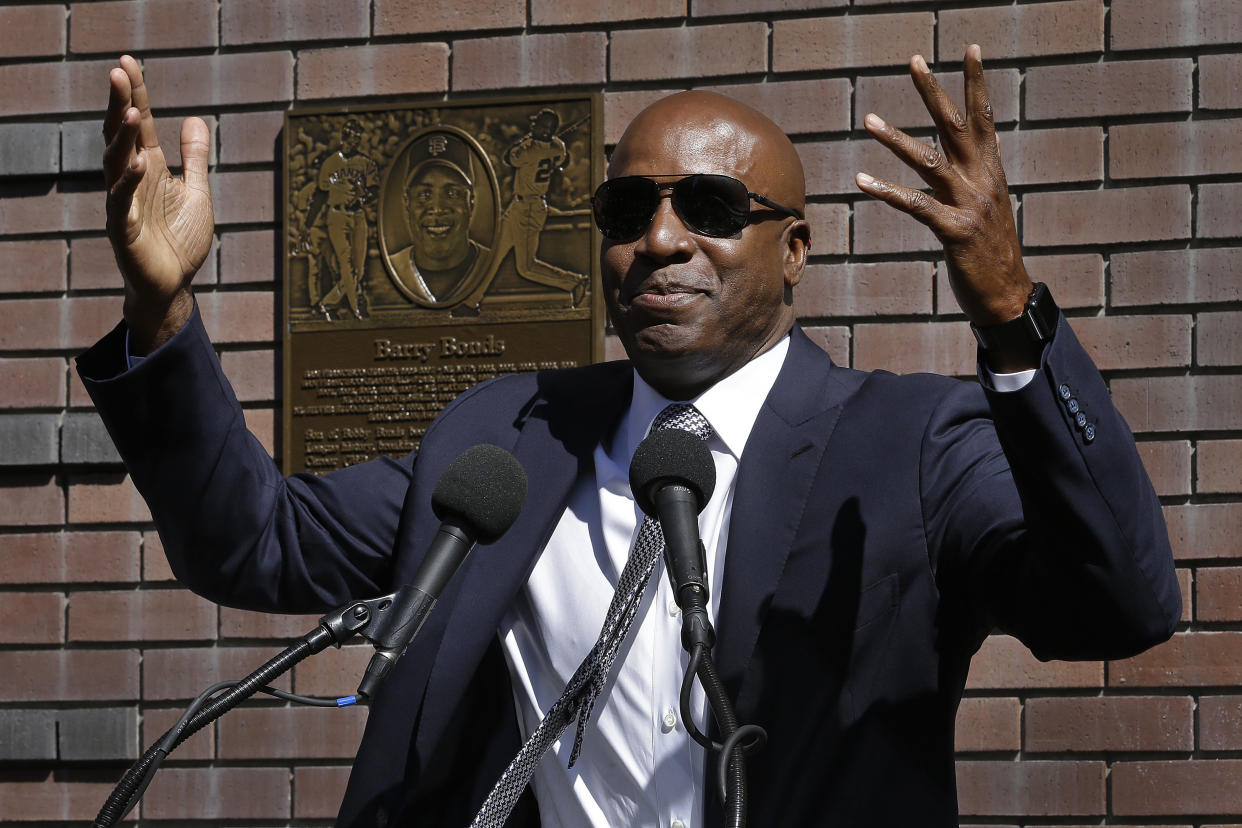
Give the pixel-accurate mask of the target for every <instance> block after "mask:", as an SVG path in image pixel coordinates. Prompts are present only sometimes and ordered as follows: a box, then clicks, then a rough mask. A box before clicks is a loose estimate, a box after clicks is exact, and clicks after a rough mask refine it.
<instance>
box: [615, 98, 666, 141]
mask: <svg viewBox="0 0 1242 828" xmlns="http://www.w3.org/2000/svg"><path fill="white" fill-rule="evenodd" d="M678 91H680V90H675V89H639V90H634V91H625V92H605V93H604V143H605V144H607V145H609V146H612V145H613V144H616V143H617V141H619V140H621V136H622V134H624V132H625V128H626V127H628V126H629V125H630V121H632V120H634V116H635V115H637V114H638V113H639V112H642V111H643V110H644V109H646V108H647V107H648V106H650V105H651V104H653V103H655V102H656V101H658V100H660V99H661V98H665V97H668V96H669V95H672V94H674V93H675V92H678Z"/></svg>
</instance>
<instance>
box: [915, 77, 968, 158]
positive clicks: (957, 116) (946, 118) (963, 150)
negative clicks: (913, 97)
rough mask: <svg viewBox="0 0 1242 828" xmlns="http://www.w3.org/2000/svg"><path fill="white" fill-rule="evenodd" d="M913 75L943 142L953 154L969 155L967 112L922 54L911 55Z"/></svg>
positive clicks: (946, 149)
mask: <svg viewBox="0 0 1242 828" xmlns="http://www.w3.org/2000/svg"><path fill="white" fill-rule="evenodd" d="M910 77H911V78H912V79H913V80H914V88H915V90H916V91H917V92H918V93H919V97H920V98H922V99H923V105H924V106H926V107H927V111H928V112H929V113H931V116H932V121H934V122H935V124H936V131H937V132H939V133H940V144H941V146H943V147H944V148H945V152H947V153H948V154H949V157H950V158H953V159H957V158H967V159H968V158H970V156H971V152H970V150H969V148H968V144H967V142H966V140H965V139H966V136H967V129H968V125H967V123H966V116H964V115H963V114H962V111H961V110H960V109H958V108H957V104H955V103H953V101H952V99H950V98H949V93H947V92H945V91H944V87H942V86H941V85H940V83H939V82H938V81H937V80H936V77H935V76H934V75H933V74H932V73H931V69H929V68H928V67H927V61H925V60H923V56H922V55H915V56H914V57H912V58H910Z"/></svg>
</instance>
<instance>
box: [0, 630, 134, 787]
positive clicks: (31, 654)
mask: <svg viewBox="0 0 1242 828" xmlns="http://www.w3.org/2000/svg"><path fill="white" fill-rule="evenodd" d="M0 676H4V681H0V701H20V702H30V701H37V702H68V701H102V700H114V699H122V700H129V699H133V698H135V697H136V696H137V695H138V651H137V650H7V651H6V650H0ZM100 804H101V803H100ZM98 806H99V805H98V804H96V808H98Z"/></svg>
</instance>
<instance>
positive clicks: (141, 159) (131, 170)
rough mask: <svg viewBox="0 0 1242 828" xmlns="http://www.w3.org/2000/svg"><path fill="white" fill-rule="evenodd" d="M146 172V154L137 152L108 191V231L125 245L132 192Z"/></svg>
mask: <svg viewBox="0 0 1242 828" xmlns="http://www.w3.org/2000/svg"><path fill="white" fill-rule="evenodd" d="M146 171H147V159H146V153H145V152H139V153H138V154H136V155H135V156H134V158H133V160H132V161H131V162H130V163H129V164H128V165H127V166H126V167H125V169H124V170H123V171H122V172H121V176H120V178H119V179H118V180H117V182H116V184H114V185H113V186H112V187H111V189H109V190H108V203H107V211H108V230H109V232H110V233H112V234H113V235H114V237H116V238H118V239H120V240H121V241H123V242H125V243H128V242H129V236H130V234H131V230H130V228H129V211H130V208H131V207H132V206H133V203H134V192H135V191H136V190H137V189H138V185H139V184H141V183H142V178H143V176H144V175H145V174H146Z"/></svg>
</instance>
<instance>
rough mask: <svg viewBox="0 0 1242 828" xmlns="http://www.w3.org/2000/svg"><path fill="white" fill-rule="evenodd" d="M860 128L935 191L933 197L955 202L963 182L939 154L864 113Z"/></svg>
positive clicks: (939, 152) (873, 115) (958, 198)
mask: <svg viewBox="0 0 1242 828" xmlns="http://www.w3.org/2000/svg"><path fill="white" fill-rule="evenodd" d="M863 125H864V126H865V127H866V128H867V132H869V133H871V135H872V137H874V138H875V139H876V140H877V141H879V142H880V143H881V144H883V145H884V146H885V147H887V148H888V149H889V150H890V151H891V152H892V153H893V154H894V155H896V156H897V157H898V158H900V159H901V160H902V162H903V163H904V164H906V166H908V167H910V168H911V169H912V170H914V171H915V172H916V173H918V174H919V177H920V178H922V179H923V180H924V181H926V182H927V183H928V184H930V185H931V186H932V187H933V188H935V190H936V194H937V196H939V197H940V198H942V199H944V198H946V197H947V200H949V201H950V202H952V203H954V204H956V203H958V202H959V200H960V196H961V193H962V189H963V186H964V185H965V182H964V181H962V177H961V175H959V174H958V172H957V170H956V169H954V168H953V165H952V164H950V163H949V159H948V158H946V157H945V154H944V153H943V152H941V151H940V150H938V149H936V148H935V147H933V146H930V145H928V144H925V143H923V142H922V141H920V140H918V139H917V138H914V137H912V136H910V135H907V134H906V133H905V132H903V131H902V130H900V129H897V128H896V127H894V126H891V125H890V124H887V123H885V122H884V120H883V119H882V118H880V116H878V115H876V114H875V113H874V112H869V113H867V117H866V118H863Z"/></svg>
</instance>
